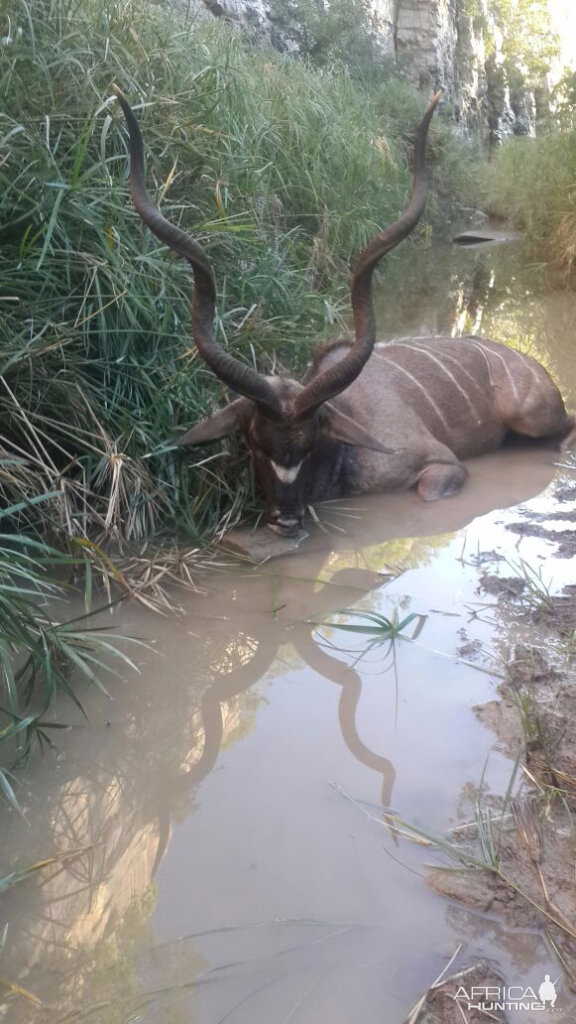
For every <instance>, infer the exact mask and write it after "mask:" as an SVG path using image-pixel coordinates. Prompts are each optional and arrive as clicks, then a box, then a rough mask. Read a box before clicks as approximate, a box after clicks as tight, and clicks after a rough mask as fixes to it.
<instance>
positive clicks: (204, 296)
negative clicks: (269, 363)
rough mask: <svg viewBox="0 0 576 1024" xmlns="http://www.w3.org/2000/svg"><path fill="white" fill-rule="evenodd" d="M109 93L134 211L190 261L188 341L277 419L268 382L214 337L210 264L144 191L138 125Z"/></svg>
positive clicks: (227, 380) (226, 378) (126, 105)
mask: <svg viewBox="0 0 576 1024" xmlns="http://www.w3.org/2000/svg"><path fill="white" fill-rule="evenodd" d="M112 89H113V91H114V93H115V95H116V97H117V99H118V102H119V103H120V106H121V107H122V110H123V112H124V117H125V118H126V123H127V125H128V136H129V151H130V190H131V192H132V199H133V202H134V206H135V207H136V210H137V211H138V213H139V214H140V217H141V218H142V220H143V221H144V223H145V224H146V225H147V226H148V227H149V228H150V230H151V231H152V232H153V233H154V234H155V235H156V237H157V238H158V239H159V240H160V241H161V242H163V243H164V245H168V246H169V247H170V248H171V249H173V250H174V252H176V253H178V255H179V256H183V257H184V259H186V260H188V263H189V264H190V265H191V267H192V270H193V272H194V285H195V287H194V298H193V302H192V336H193V338H194V341H195V342H196V345H197V347H198V351H199V352H200V354H201V356H202V357H203V358H204V359H205V361H206V362H207V364H208V366H209V367H210V368H211V369H212V370H213V371H214V373H215V374H216V376H217V377H218V378H219V379H220V380H221V381H222V382H223V383H224V384H226V385H227V386H228V387H229V388H231V389H232V391H236V392H237V393H238V394H239V395H244V396H245V397H246V398H250V399H251V400H252V401H253V402H256V404H257V405H259V406H260V407H261V408H262V409H264V410H265V411H266V412H267V413H268V415H269V416H271V417H273V418H274V419H278V418H280V416H281V407H280V402H279V399H278V397H277V395H276V393H275V391H274V389H273V388H272V387H271V385H270V383H269V381H268V380H266V378H265V377H264V376H263V375H262V374H260V373H258V372H257V371H256V370H254V369H252V367H251V366H247V365H246V364H245V363H241V362H240V360H238V359H235V358H234V356H232V355H230V353H229V352H227V351H226V350H225V349H224V348H222V346H221V345H220V344H219V343H218V342H217V341H216V339H215V337H214V313H215V309H216V287H215V284H214V273H213V270H212V266H211V263H210V261H209V259H208V257H207V255H206V253H205V252H204V250H203V249H202V247H201V246H200V245H198V243H197V242H195V241H194V239H193V238H191V237H190V236H189V235H187V234H186V233H185V232H184V231H182V230H181V229H180V228H178V227H176V225H175V224H171V223H170V221H168V220H166V218H165V217H164V216H163V215H162V214H161V213H160V211H159V210H158V208H157V207H156V206H155V205H154V203H153V202H152V200H151V199H150V196H149V195H148V193H147V191H146V184H145V164H144V147H143V144H142V136H141V134H140V129H139V127H138V122H137V120H136V117H135V116H134V111H133V110H132V108H131V106H130V104H129V103H128V100H127V99H126V97H125V96H124V93H123V92H122V90H121V89H119V88H118V86H116V85H113V86H112Z"/></svg>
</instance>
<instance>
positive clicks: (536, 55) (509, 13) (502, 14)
mask: <svg viewBox="0 0 576 1024" xmlns="http://www.w3.org/2000/svg"><path fill="white" fill-rule="evenodd" d="M487 10H488V11H489V13H490V14H491V15H492V17H493V18H494V20H495V21H496V22H497V23H498V25H499V26H500V28H501V29H502V31H503V34H504V40H503V46H502V48H503V51H504V56H505V64H506V68H507V71H508V74H509V78H510V84H511V86H512V87H514V86H520V85H521V83H522V82H524V81H526V80H528V81H531V82H535V81H538V79H540V78H542V76H543V75H545V74H546V73H547V72H548V71H549V70H550V67H551V65H552V63H553V61H554V60H555V58H556V57H557V56H558V54H559V52H560V47H559V39H558V37H557V35H556V34H555V32H554V31H553V30H552V24H551V20H550V11H549V8H548V0H487Z"/></svg>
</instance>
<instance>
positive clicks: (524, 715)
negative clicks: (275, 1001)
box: [427, 480, 576, 1020]
mask: <svg viewBox="0 0 576 1024" xmlns="http://www.w3.org/2000/svg"><path fill="white" fill-rule="evenodd" d="M555 491H556V498H557V500H558V502H559V503H560V502H562V501H563V500H566V496H567V493H568V494H569V495H570V498H571V500H573V495H574V488H573V482H570V483H569V485H568V489H567V486H566V481H564V480H560V481H559V482H558V484H557V486H556V489H555ZM561 514H564V513H561V512H558V511H557V512H554V513H552V514H549V515H545V516H541V517H535V518H536V519H538V518H540V521H541V522H546V523H551V522H552V523H554V522H555V521H556V520H557V519H558V518H559V516H560V515H561ZM572 514H573V513H572V512H571V513H570V515H572ZM514 525H515V524H513V523H512V524H508V527H507V528H508V529H514ZM539 536H540V534H539ZM549 540H550V541H551V544H557V545H558V541H559V538H558V536H557V534H556V533H555V532H554V533H552V534H551V535H549ZM492 554H493V553H492ZM558 555H559V556H561V545H560V550H559V551H558ZM489 558H490V555H489ZM491 560H492V563H493V568H494V569H495V570H496V572H493V573H485V574H483V575H482V576H481V577H480V581H479V582H480V587H479V590H480V594H482V593H486V594H489V595H496V613H497V616H498V619H499V621H500V622H501V623H502V622H504V623H505V624H506V626H505V630H504V632H505V633H506V638H507V645H506V647H507V650H506V653H507V656H506V657H503V658H501V659H499V663H498V664H499V668H500V670H501V672H502V676H503V678H502V680H501V682H500V683H499V685H498V687H497V694H498V696H497V699H495V700H493V701H490V702H488V703H486V704H481V705H478V706H476V707H475V708H474V710H475V713H476V715H477V717H478V719H479V720H480V721H481V722H482V723H483V724H484V725H486V726H487V727H488V728H489V729H491V730H492V731H493V732H494V733H495V735H496V737H497V740H498V745H499V747H500V749H502V750H503V751H504V752H505V753H506V754H507V755H508V757H509V758H510V759H511V762H514V765H515V767H514V770H513V773H512V776H511V784H510V789H509V790H508V791H507V792H506V793H501V794H496V795H494V794H482V793H480V795H479V796H478V798H477V802H476V808H475V815H474V818H475V820H472V821H471V823H470V826H466V827H457V828H456V829H454V830H453V831H452V833H451V834H449V835H448V837H447V838H448V841H449V843H450V844H453V845H452V853H451V856H452V867H454V865H455V864H456V865H457V864H458V860H459V859H464V860H465V859H466V857H467V856H469V857H470V859H471V861H472V860H473V861H474V862H475V864H474V866H468V867H467V869H466V870H463V871H454V870H452V871H444V870H435V871H433V872H431V874H430V875H429V876H428V880H427V881H428V884H429V886H430V887H431V888H432V889H433V890H434V891H435V892H437V893H440V894H442V895H443V896H445V897H448V898H449V899H451V900H455V901H458V902H459V903H461V904H462V905H465V906H466V907H467V908H473V909H474V910H476V911H478V912H480V913H482V914H485V915H489V916H495V917H496V918H498V919H499V920H501V921H502V923H503V924H504V926H505V927H506V928H507V929H510V930H523V931H531V932H533V933H535V934H539V935H540V936H541V937H542V939H543V941H544V942H545V943H546V945H547V946H548V948H549V950H550V953H551V955H552V956H553V957H554V960H555V962H556V970H555V978H554V980H555V982H556V983H557V984H558V987H559V988H560V987H561V989H562V999H560V1000H559V1003H558V1007H557V1009H556V1012H557V1013H559V1014H560V1013H561V1014H563V1015H564V1017H565V1018H566V1016H567V1015H569V1019H570V1020H572V1019H573V1014H574V1013H575V1012H576V884H575V877H574V858H575V852H576V830H575V828H574V814H575V812H576V645H575V637H576V588H575V587H574V586H567V587H565V588H564V589H563V590H562V592H561V593H559V594H553V593H550V590H549V588H548V587H546V586H545V584H544V582H543V581H542V578H541V577H540V578H539V579H537V578H536V577H535V575H534V574H533V573H532V574H530V572H529V571H528V569H527V570H526V572H525V575H524V578H522V577H520V578H518V577H516V578H512V579H510V578H507V577H506V576H504V575H500V573H499V572H498V568H499V565H498V562H497V561H495V560H493V559H491ZM520 636H522V637H523V639H522V641H521V642H516V638H518V637H520ZM448 853H449V854H450V851H448ZM448 860H450V855H449V857H448ZM482 865H484V868H482ZM494 959H495V962H496V964H497V962H498V955H497V952H496V951H495V958H494ZM507 981H508V982H509V983H510V982H511V981H512V979H510V978H508V979H507ZM540 1009H541V1008H540V1007H533V1009H532V1012H533V1013H536V1012H537V1011H539V1010H540ZM549 1009H550V1007H549ZM439 1019H441V1018H439ZM521 1019H523V1020H524V1019H530V1020H531V1019H532V1018H531V1017H530V1018H525V1017H524V1016H523V1017H522V1018H521Z"/></svg>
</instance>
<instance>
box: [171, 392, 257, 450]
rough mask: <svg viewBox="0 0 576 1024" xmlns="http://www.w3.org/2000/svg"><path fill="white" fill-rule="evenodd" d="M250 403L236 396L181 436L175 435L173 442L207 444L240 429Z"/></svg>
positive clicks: (178, 443) (179, 443)
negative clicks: (228, 403) (233, 400)
mask: <svg viewBox="0 0 576 1024" xmlns="http://www.w3.org/2000/svg"><path fill="white" fill-rule="evenodd" d="M251 405H252V402H250V401H249V400H248V399H247V398H237V399H236V401H235V402H230V405H227V406H226V408H225V409H221V410H220V412H216V413H214V415H213V416H208V418H207V419H205V420H200V423H196V425H195V426H194V427H191V428H190V430H187V431H186V433H185V434H182V436H181V437H177V438H176V440H175V441H174V444H177V445H185V444H208V442H209V441H218V440H219V439H220V438H221V437H227V435H228V434H234V433H235V432H236V431H237V430H242V428H243V426H244V424H245V422H246V418H247V416H248V411H249V407H250V406H251Z"/></svg>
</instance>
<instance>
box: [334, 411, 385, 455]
mask: <svg viewBox="0 0 576 1024" xmlns="http://www.w3.org/2000/svg"><path fill="white" fill-rule="evenodd" d="M326 408H327V409H328V410H329V413H328V422H327V424H326V427H325V434H327V436H328V437H330V438H331V439H332V440H333V441H341V442H342V443H343V444H351V445H354V447H355V448H370V449H371V451H373V452H384V453H386V454H391V453H392V451H393V449H392V448H386V446H385V445H383V444H380V442H379V441H377V440H376V438H375V437H374V436H373V435H372V434H371V433H370V431H369V430H366V428H365V427H361V426H360V424H359V423H357V422H356V420H353V419H352V417H351V416H347V415H346V413H344V412H340V410H339V409H335V408H334V406H333V405H332V404H331V403H327V405H326Z"/></svg>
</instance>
